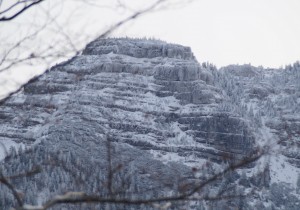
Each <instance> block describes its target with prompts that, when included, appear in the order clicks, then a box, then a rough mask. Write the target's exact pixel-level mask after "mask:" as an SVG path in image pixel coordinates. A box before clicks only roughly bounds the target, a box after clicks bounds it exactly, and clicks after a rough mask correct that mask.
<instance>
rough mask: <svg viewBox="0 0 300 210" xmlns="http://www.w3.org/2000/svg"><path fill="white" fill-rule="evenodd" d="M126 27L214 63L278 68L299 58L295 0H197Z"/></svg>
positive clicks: (298, 14) (134, 33)
mask: <svg viewBox="0 0 300 210" xmlns="http://www.w3.org/2000/svg"><path fill="white" fill-rule="evenodd" d="M126 30H127V31H125V34H127V35H129V36H137V37H139V36H154V37H157V38H161V39H163V40H167V41H170V42H176V43H181V44H184V45H188V46H191V47H192V50H193V51H194V53H195V55H196V56H197V58H198V60H199V61H201V62H202V61H209V62H212V63H214V64H216V65H217V66H218V67H220V66H224V65H228V64H237V63H239V64H244V63H251V64H253V65H263V66H265V67H279V66H280V65H285V64H288V63H293V62H295V61H296V60H299V59H300V1H299V0H198V1H195V3H193V4H191V5H189V6H186V7H185V8H183V9H177V10H173V11H171V10H169V11H165V12H161V13H155V14H151V15H148V16H145V17H143V18H142V19H140V20H139V21H137V22H136V23H135V24H133V25H131V26H130V27H128V28H126Z"/></svg>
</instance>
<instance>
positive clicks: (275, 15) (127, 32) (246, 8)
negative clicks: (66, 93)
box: [0, 0, 300, 98]
mask: <svg viewBox="0 0 300 210" xmlns="http://www.w3.org/2000/svg"><path fill="white" fill-rule="evenodd" d="M74 1H75V0H66V1H60V0H51V1H46V3H45V4H44V5H42V7H43V8H44V9H45V10H47V9H49V8H51V10H50V11H51V12H52V13H51V14H52V15H53V16H54V17H56V15H55V14H59V16H58V19H57V22H59V24H60V25H61V26H62V27H63V28H64V31H65V33H66V34H68V35H69V36H70V38H72V39H73V40H77V39H76V38H78V39H79V37H81V36H82V37H83V35H86V36H85V37H87V36H89V39H90V40H91V38H92V37H95V35H96V34H99V33H101V31H103V30H104V29H105V27H109V26H110V25H111V24H113V23H114V22H116V21H117V20H119V19H120V18H122V17H125V16H127V15H128V14H130V12H128V11H123V10H122V8H118V9H110V8H108V9H106V8H97V7H94V6H91V5H86V4H84V5H82V4H80V1H78V2H79V3H78V5H79V6H78V5H76V4H74ZM153 1H154V0H143V1H141V0H130V1H129V0H128V1H126V0H125V1H123V2H131V3H130V4H131V5H132V7H133V8H137V7H138V6H137V5H140V6H144V5H145V4H146V3H149V2H153ZM171 1H172V0H171ZM174 1H175V0H174ZM177 1H178V0H177ZM54 2H60V4H57V5H58V6H56V7H55V8H54V7H53V5H55V3H54ZM61 2H64V3H63V4H62V3H61ZM94 2H98V3H99V2H101V4H102V3H103V5H109V4H111V2H116V1H115V0H101V1H100V0H99V1H94ZM299 11H300V0H194V2H193V3H191V4H188V5H186V6H185V7H179V6H178V7H176V8H173V9H168V10H162V11H158V12H154V13H149V14H147V15H145V16H143V17H141V18H139V19H137V20H135V21H134V22H130V23H129V24H126V25H125V26H124V27H122V28H121V29H119V30H118V31H116V32H115V33H114V34H113V35H114V36H129V37H151V38H158V39H162V40H165V41H167V42H173V43H178V44H183V45H186V46H190V47H191V48H192V51H193V52H194V54H195V55H196V57H197V59H198V61H199V62H204V61H208V62H211V63H213V64H215V65H217V66H218V67H221V66H225V65H229V64H244V63H251V64H252V65H255V66H259V65H263V66H264V67H279V66H281V65H285V64H289V63H293V62H295V61H296V60H300V21H299V20H300V12H299ZM43 12H44V11H43ZM44 13H45V12H44ZM40 15H41V9H34V10H32V11H30V12H28V13H26V15H25V16H22V17H20V18H18V19H16V21H14V22H10V23H6V24H4V25H3V24H2V23H1V24H0V32H1V33H0V41H1V42H0V46H1V48H0V50H2V51H0V53H1V52H3V49H5V47H6V46H5V44H6V43H7V40H10V41H11V40H12V42H13V39H15V38H16V37H21V34H22V33H24V31H28V29H27V28H28V26H29V25H31V26H33V25H39V24H40V25H41V24H42V18H40ZM44 16H45V14H44ZM67 20H68V21H67ZM24 21H25V22H26V21H27V22H26V24H27V25H26V24H24ZM47 30H48V31H46V32H44V33H43V34H42V35H41V36H40V37H39V40H40V41H37V40H33V42H32V43H31V44H30V48H34V47H37V48H40V47H41V46H43V45H45V44H44V43H45V42H48V43H49V42H51V43H55V42H57V43H64V39H65V37H63V36H61V35H60V38H57V37H56V36H58V35H57V34H56V32H55V27H54V26H53V27H52V26H51V27H48V29H47ZM56 30H57V27H56ZM83 39H84V38H82V39H81V40H83ZM34 43H36V44H34ZM75 44H77V45H78V48H80V47H82V46H80V45H83V44H84V42H80V43H79V41H78V42H77V43H75ZM64 45H66V46H67V44H64ZM18 68H19V69H17V68H16V69H15V70H13V71H11V72H6V73H5V74H3V73H2V74H1V73H0V98H1V97H3V95H4V94H5V93H7V92H8V91H11V90H12V88H16V87H17V86H18V85H20V84H21V83H23V82H24V81H26V80H28V78H29V77H30V76H32V75H34V74H36V72H41V71H42V70H43V67H36V68H34V67H33V66H30V67H23V66H21V67H20V66H19V67H18ZM20 68H21V69H22V70H21V71H20ZM37 68H38V70H37Z"/></svg>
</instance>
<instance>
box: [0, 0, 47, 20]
mask: <svg viewBox="0 0 300 210" xmlns="http://www.w3.org/2000/svg"><path fill="white" fill-rule="evenodd" d="M43 1H44V0H32V1H30V0H24V1H17V2H16V3H15V4H13V5H11V6H10V7H8V8H7V9H5V10H3V11H2V12H0V15H3V14H5V13H7V12H10V11H11V10H13V9H14V8H15V7H17V6H19V5H20V4H23V5H24V6H23V8H22V9H20V10H19V11H17V12H15V13H14V14H13V15H11V16H9V17H6V16H3V17H2V18H0V22H4V21H10V20H12V19H15V18H16V17H18V16H19V15H21V14H22V13H23V12H25V11H26V10H28V9H30V8H31V7H32V6H34V5H37V4H39V3H41V2H43ZM28 2H31V3H29V4H28Z"/></svg>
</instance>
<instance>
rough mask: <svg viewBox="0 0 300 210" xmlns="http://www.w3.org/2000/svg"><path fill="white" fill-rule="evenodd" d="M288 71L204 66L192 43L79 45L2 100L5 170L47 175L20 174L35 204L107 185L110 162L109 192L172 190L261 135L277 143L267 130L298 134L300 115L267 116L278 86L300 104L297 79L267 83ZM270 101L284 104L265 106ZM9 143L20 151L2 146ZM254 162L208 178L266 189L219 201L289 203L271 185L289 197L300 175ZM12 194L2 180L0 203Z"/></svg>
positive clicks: (286, 157)
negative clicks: (289, 175) (35, 169)
mask: <svg viewBox="0 0 300 210" xmlns="http://www.w3.org/2000/svg"><path fill="white" fill-rule="evenodd" d="M291 71H292V70H291ZM286 72H287V71H284V70H282V71H280V73H278V72H276V73H274V72H273V71H271V70H269V71H266V72H265V71H264V70H262V69H255V68H253V67H251V66H243V67H237V66H229V67H226V68H224V69H221V70H217V69H216V68H215V67H213V66H211V65H207V64H203V65H200V64H199V63H198V62H197V61H196V60H195V58H194V56H193V53H192V52H191V50H190V48H188V47H184V46H180V45H174V44H168V43H165V42H162V41H157V40H144V39H142V40H138V39H100V40H95V41H94V42H92V43H90V44H89V45H88V46H87V47H86V49H85V50H84V51H83V53H82V54H81V55H79V56H77V57H75V58H73V59H71V60H69V61H67V62H65V63H62V64H59V65H57V66H55V67H53V68H52V69H51V70H50V71H48V72H46V73H45V74H43V75H42V76H40V77H38V78H36V79H34V80H32V81H30V82H29V83H28V84H26V85H25V86H24V87H23V88H22V90H21V91H19V92H18V93H17V94H15V95H13V96H11V97H10V98H8V99H6V100H4V101H3V102H2V103H1V106H0V122H1V124H0V143H2V144H3V145H5V147H3V148H2V150H3V152H2V157H4V156H5V155H8V156H7V157H6V158H5V159H4V161H3V168H4V171H5V172H6V174H13V173H16V172H19V171H24V170H26V169H28V168H30V167H32V166H34V165H41V166H42V168H43V169H44V170H43V172H42V173H40V174H38V175H36V176H35V177H32V178H28V179H26V180H22V181H18V180H17V181H16V183H15V184H16V185H17V186H18V188H19V189H20V190H22V191H24V193H25V195H26V198H25V199H26V202H28V203H32V204H34V203H39V202H43V201H45V200H47V199H48V198H49V197H51V196H53V195H56V194H59V193H63V192H66V191H69V190H75V191H86V192H88V193H100V194H105V193H107V190H106V188H107V187H105V186H106V185H105V184H106V181H105V180H107V176H108V175H107V174H108V168H109V167H108V166H109V165H110V164H108V163H109V162H111V163H112V165H113V166H114V167H115V166H118V167H119V170H118V171H117V173H116V176H115V177H114V183H113V188H114V189H115V190H117V189H120V188H122V190H123V191H125V192H127V193H130V192H133V191H138V192H145V191H147V195H145V193H138V194H135V195H134V196H137V197H139V196H140V197H145V196H161V195H165V194H166V193H170V192H175V191H176V189H177V190H178V183H179V182H180V180H182V179H183V178H184V179H185V180H193V179H195V178H196V175H195V173H194V172H193V170H194V169H195V168H198V169H201V176H202V175H203V177H204V176H208V175H209V174H211V173H213V171H217V170H220V168H221V167H222V165H224V162H228V161H229V162H231V161H236V160H239V159H241V158H242V157H244V156H247V154H249V153H251V152H252V151H253V150H254V149H255V148H256V147H257V146H259V145H265V144H266V142H270V144H274V142H276V141H275V140H274V139H273V138H276V139H282V140H283V141H281V143H280V145H281V146H284V147H286V148H287V147H288V145H290V144H289V143H288V142H287V141H286V137H287V136H288V137H289V138H291V139H293V141H290V142H297V141H299V127H300V126H298V125H299V119H300V118H299V117H298V118H297V117H295V115H291V114H289V115H284V114H281V115H276V117H275V118H272V116H273V115H272V113H274V112H276V113H278V112H280V110H283V111H284V110H290V109H287V108H286V105H287V104H288V103H287V102H282V104H283V105H282V106H281V105H280V104H281V102H280V101H281V99H280V97H279V95H280V94H285V95H286V94H288V95H289V96H292V97H293V98H294V102H293V103H294V105H293V111H292V112H293V113H297V112H298V113H299V108H298V107H299V103H300V101H299V94H298V93H299V89H297V88H299V87H298V86H297V85H298V84H300V80H299V77H298V78H295V80H293V82H290V80H289V83H288V85H286V83H284V84H283V83H282V86H276V85H275V84H274V81H275V83H276V78H277V79H282V77H281V76H278V75H281V74H283V75H285V74H287V73H286ZM293 72H296V73H297V74H298V75H299V72H300V71H299V69H298V70H293ZM290 77H291V78H292V77H293V76H290ZM297 94H298V95H297ZM275 96H276V97H275ZM277 96H278V97H277ZM273 99H274V100H278V101H272V100H273ZM270 100H271V102H270ZM282 100H283V99H282ZM270 104H276V105H277V104H278V106H281V108H280V109H279V108H278V107H276V108H275V107H273V108H272V109H269V106H271V105H270ZM297 109H298V111H297ZM262 112H263V113H262ZM264 129H265V130H266V129H267V131H266V132H264V131H265V130H264ZM284 132H286V133H284ZM10 145H12V146H13V147H12V148H20V149H19V151H16V150H15V149H11V150H10V152H8V153H9V154H5V148H6V149H7V150H8V149H9V147H10ZM277 146H278V145H276V147H277ZM288 148H290V147H288ZM295 148H296V149H295ZM284 151H285V152H281V153H280V154H282V156H280V161H281V162H280V163H281V164H286V167H287V168H288V169H289V170H292V171H293V175H297V174H298V172H299V170H298V167H299V162H298V160H299V159H298V155H297V154H298V151H299V149H298V147H294V149H293V150H284ZM109 154H111V157H112V158H109ZM110 159H111V160H110ZM109 160H110V161H109ZM272 161H273V160H272ZM274 161H275V160H274ZM275 162H276V161H275ZM287 164H288V165H287ZM256 165H258V164H254V165H252V166H250V167H249V168H247V169H243V170H241V171H238V172H235V173H234V174H233V175H231V176H230V177H228V178H227V179H225V180H227V181H222V183H219V184H218V183H217V184H216V185H215V186H214V190H215V191H216V192H218V191H220V190H223V191H227V192H231V190H232V186H235V187H234V189H235V190H239V191H247V189H248V188H249V189H251V188H253V187H254V186H255V187H256V188H258V189H266V190H265V193H264V195H261V194H260V195H255V196H253V197H252V196H249V198H248V199H246V200H245V202H242V203H241V201H236V200H235V201H233V202H231V201H228V202H225V203H226V205H227V206H228V207H230V208H234V207H238V206H239V207H241V208H242V207H243V208H251V207H254V206H256V207H258V206H260V208H265V209H268V208H269V209H272V208H273V209H279V208H280V207H281V206H286V205H285V203H284V201H279V200H280V199H279V197H280V195H279V194H280V193H282V191H278V190H277V191H276V189H278V187H280V185H284V186H285V187H286V189H288V190H287V191H289V192H290V195H289V196H288V199H290V200H292V201H297V200H298V197H297V196H299V195H297V194H293V193H291V192H295V193H296V190H297V189H296V188H295V183H294V182H295V179H297V177H296V178H294V177H293V178H292V179H293V181H290V182H289V183H291V185H286V184H284V182H285V180H284V179H285V178H284V177H281V175H282V174H284V173H281V172H280V170H285V169H284V168H278V167H279V166H278V164H277V165H276V164H273V165H272V164H271V165H270V166H269V167H268V171H267V173H264V176H261V175H260V176H257V173H256V172H257V171H259V166H256ZM271 172H272V173H273V172H274V174H275V175H274V174H271ZM272 175H274V176H273V177H272ZM197 176H199V175H197ZM266 177H267V178H266ZM270 177H271V178H270ZM272 178H273V179H272ZM286 179H288V178H286ZM228 180H229V181H228ZM262 180H263V181H262ZM225 182H226V185H225V184H224V183H225ZM221 188H222V189H221ZM226 188H228V190H226ZM153 189H154V190H153ZM272 189H273V190H272ZM291 190H292V191H291ZM1 193H2V194H1ZM7 194H8V191H7V190H5V189H2V188H1V189H0V195H1V196H0V205H2V207H5V208H6V207H8V206H11V205H13V204H12V203H13V201H12V200H13V199H12V197H11V196H6V195H7ZM257 196H259V197H257ZM220 205H224V202H223V203H220V202H219V203H218V202H212V203H210V202H208V203H205V202H202V203H201V202H200V203H197V205H196V206H197V207H195V209H197V208H200V207H201V208H209V206H210V207H211V208H215V209H218V208H219V207H220ZM294 207H295V208H294ZM74 208H76V207H74ZM74 208H73V207H72V209H74ZM84 208H85V209H89V208H93V207H90V206H85V207H84ZM98 208H101V207H100V206H98ZM112 208H116V209H118V208H119V209H120V207H112ZM123 208H125V207H123ZM143 208H145V209H146V208H148V207H143ZM149 208H150V207H149ZM174 208H175V207H174ZM178 208H179V206H178ZM189 208H192V207H191V206H189ZM58 209H59V208H58ZM79 209H80V208H79ZM150 209H151V208H150ZM289 209H298V207H297V205H291V206H290V207H289Z"/></svg>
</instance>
